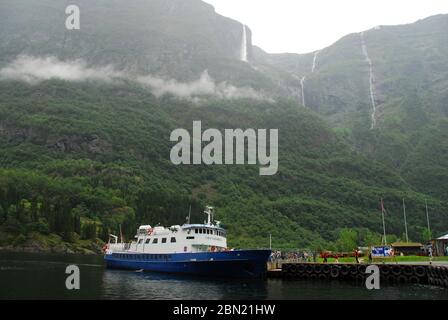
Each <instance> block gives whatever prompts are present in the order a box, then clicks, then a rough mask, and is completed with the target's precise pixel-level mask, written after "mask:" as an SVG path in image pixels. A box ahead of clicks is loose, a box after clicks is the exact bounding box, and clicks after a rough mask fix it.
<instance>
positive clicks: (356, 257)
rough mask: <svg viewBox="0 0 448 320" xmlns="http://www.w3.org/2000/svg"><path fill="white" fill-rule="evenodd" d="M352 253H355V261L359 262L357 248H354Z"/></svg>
mask: <svg viewBox="0 0 448 320" xmlns="http://www.w3.org/2000/svg"><path fill="white" fill-rule="evenodd" d="M354 255H355V260H356V263H359V251H358V249H355V251H354Z"/></svg>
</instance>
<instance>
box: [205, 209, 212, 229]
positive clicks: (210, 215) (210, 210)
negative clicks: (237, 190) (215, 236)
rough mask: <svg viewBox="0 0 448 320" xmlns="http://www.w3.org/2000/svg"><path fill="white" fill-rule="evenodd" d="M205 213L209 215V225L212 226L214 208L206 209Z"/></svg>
mask: <svg viewBox="0 0 448 320" xmlns="http://www.w3.org/2000/svg"><path fill="white" fill-rule="evenodd" d="M204 213H205V214H206V215H207V225H209V226H211V225H212V221H213V207H209V206H207V207H205V210H204Z"/></svg>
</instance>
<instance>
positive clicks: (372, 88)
mask: <svg viewBox="0 0 448 320" xmlns="http://www.w3.org/2000/svg"><path fill="white" fill-rule="evenodd" d="M361 47H362V54H363V55H364V58H365V60H366V62H367V64H368V65H369V87H370V102H371V103H372V115H371V118H372V125H371V129H373V128H375V126H376V117H377V115H376V102H375V78H374V77H373V64H372V60H370V57H369V53H368V51H367V45H366V41H365V39H364V32H361Z"/></svg>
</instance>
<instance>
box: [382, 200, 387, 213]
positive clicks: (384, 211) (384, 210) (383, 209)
mask: <svg viewBox="0 0 448 320" xmlns="http://www.w3.org/2000/svg"><path fill="white" fill-rule="evenodd" d="M381 212H383V213H386V209H385V208H384V202H383V198H381Z"/></svg>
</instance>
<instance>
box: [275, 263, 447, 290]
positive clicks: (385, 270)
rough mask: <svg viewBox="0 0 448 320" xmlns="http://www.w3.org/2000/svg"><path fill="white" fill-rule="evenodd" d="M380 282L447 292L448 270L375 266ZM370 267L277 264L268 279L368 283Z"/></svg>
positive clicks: (386, 265)
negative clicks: (412, 284)
mask: <svg viewBox="0 0 448 320" xmlns="http://www.w3.org/2000/svg"><path fill="white" fill-rule="evenodd" d="M374 265H376V266H378V267H379V270H380V277H381V281H385V282H388V283H393V284H404V283H421V284H430V285H434V286H439V287H444V288H448V266H445V265H429V264H374ZM367 266H369V264H354V263H338V264H336V263H281V264H280V265H278V264H277V263H274V262H270V263H269V264H268V273H267V276H268V277H269V278H282V279H291V280H292V279H309V280H314V279H320V280H329V281H330V280H344V281H365V279H366V277H367V276H368V275H369V274H367V273H366V268H367Z"/></svg>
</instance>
